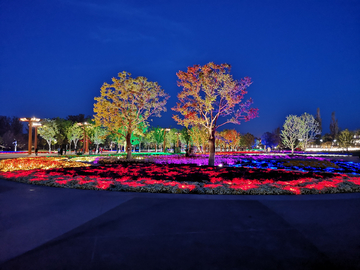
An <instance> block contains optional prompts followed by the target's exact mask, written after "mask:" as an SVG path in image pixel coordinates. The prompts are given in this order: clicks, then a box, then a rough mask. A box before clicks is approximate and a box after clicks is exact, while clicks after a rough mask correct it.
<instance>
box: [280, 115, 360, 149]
mask: <svg viewBox="0 0 360 270" xmlns="http://www.w3.org/2000/svg"><path fill="white" fill-rule="evenodd" d="M321 133H322V121H321V116H320V109H317V114H316V117H315V118H314V116H312V115H310V114H308V113H304V114H302V115H301V116H297V115H289V116H287V118H286V120H285V123H284V126H283V130H282V131H281V139H282V144H283V145H284V146H285V147H288V148H290V149H291V151H292V153H293V152H294V149H295V148H297V147H299V148H302V149H306V148H307V147H308V146H309V144H310V143H314V142H316V144H320V145H322V146H328V145H330V146H331V145H332V144H338V145H339V146H340V147H342V148H345V149H346V150H348V148H349V147H351V146H354V145H355V136H354V135H360V132H359V131H355V132H352V131H349V130H348V129H345V130H343V131H341V132H339V126H338V121H337V119H336V117H335V112H333V113H332V115H331V122H330V134H325V135H324V136H323V137H321Z"/></svg>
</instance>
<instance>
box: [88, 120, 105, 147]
mask: <svg viewBox="0 0 360 270" xmlns="http://www.w3.org/2000/svg"><path fill="white" fill-rule="evenodd" d="M107 135H108V131H107V130H106V128H103V127H95V126H93V127H92V128H91V132H90V140H91V141H92V142H93V143H94V144H95V145H96V152H97V153H98V152H99V145H100V144H102V143H103V142H104V141H105V139H106V136H107Z"/></svg>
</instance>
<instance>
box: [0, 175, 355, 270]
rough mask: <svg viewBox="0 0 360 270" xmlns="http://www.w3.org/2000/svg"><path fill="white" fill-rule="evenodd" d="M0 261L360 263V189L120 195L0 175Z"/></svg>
mask: <svg viewBox="0 0 360 270" xmlns="http://www.w3.org/2000/svg"><path fill="white" fill-rule="evenodd" d="M0 210H1V216H0V269H360V230H359V228H360V221H359V214H360V194H358V193H350V194H329V195H301V196H223V195H189V194H150V193H121V192H108V191H92V190H75V189H63V188H52V187H43V186H35V185H29V184H22V183H16V182H11V181H7V180H3V179H0Z"/></svg>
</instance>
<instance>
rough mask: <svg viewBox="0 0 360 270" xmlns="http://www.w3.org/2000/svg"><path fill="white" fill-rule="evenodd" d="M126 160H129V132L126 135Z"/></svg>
mask: <svg viewBox="0 0 360 270" xmlns="http://www.w3.org/2000/svg"><path fill="white" fill-rule="evenodd" d="M126 159H131V132H128V133H127V134H126Z"/></svg>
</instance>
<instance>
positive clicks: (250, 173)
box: [0, 158, 360, 194]
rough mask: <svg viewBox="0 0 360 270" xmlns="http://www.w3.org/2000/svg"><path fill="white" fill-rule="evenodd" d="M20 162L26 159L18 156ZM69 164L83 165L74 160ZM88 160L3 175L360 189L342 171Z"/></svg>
mask: <svg viewBox="0 0 360 270" xmlns="http://www.w3.org/2000/svg"><path fill="white" fill-rule="evenodd" d="M17 161H18V163H22V162H23V160H19V159H17ZM57 161H59V160H57ZM60 161H61V160H60ZM13 162H16V160H13ZM42 162H43V163H44V164H47V162H49V160H47V159H46V158H45V159H41V158H38V159H37V163H38V164H41V163H42ZM54 162H55V161H54ZM69 163H74V164H76V166H77V165H78V164H77V162H75V161H73V162H71V161H70V162H69ZM9 164H11V162H10V163H9ZM86 165H89V164H86ZM86 165H85V164H83V166H82V167H71V166H70V165H69V167H66V166H62V167H61V168H49V167H46V170H45V169H28V170H12V171H4V170H2V172H0V177H2V178H5V179H10V180H14V181H19V182H24V183H31V184H40V185H47V186H55V187H67V188H80V189H101V190H112V191H133V192H167V193H195V194H319V193H337V192H359V191H360V177H358V176H349V175H346V174H339V173H327V172H319V173H317V172H301V171H287V170H278V169H277V170H275V169H258V168H245V167H226V168H225V167H209V166H196V165H192V164H189V165H176V164H175V165H174V164H152V163H121V164H104V165H98V166H88V167H86ZM2 166H3V165H2ZM13 167H14V166H13ZM2 168H4V167H2Z"/></svg>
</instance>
